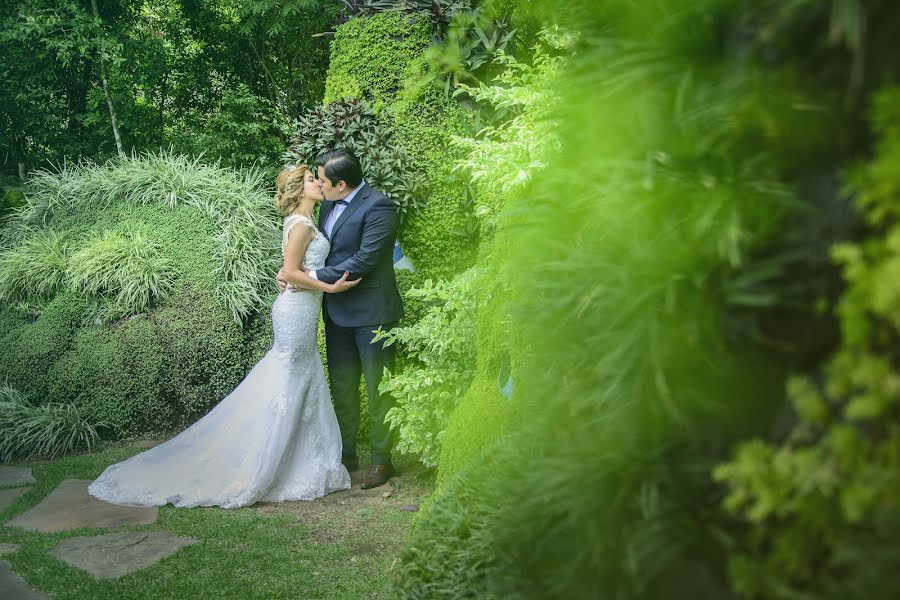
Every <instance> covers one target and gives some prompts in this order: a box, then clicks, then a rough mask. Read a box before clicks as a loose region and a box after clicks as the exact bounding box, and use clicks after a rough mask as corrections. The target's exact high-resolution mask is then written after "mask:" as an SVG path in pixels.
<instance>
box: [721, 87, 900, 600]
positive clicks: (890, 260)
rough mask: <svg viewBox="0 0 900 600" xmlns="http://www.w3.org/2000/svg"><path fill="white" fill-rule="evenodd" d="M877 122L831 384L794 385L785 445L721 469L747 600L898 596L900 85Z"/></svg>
mask: <svg viewBox="0 0 900 600" xmlns="http://www.w3.org/2000/svg"><path fill="white" fill-rule="evenodd" d="M872 121H873V125H874V128H875V130H876V132H877V133H878V134H879V142H878V144H877V146H876V155H875V157H874V159H873V160H872V162H871V163H869V164H867V165H866V166H864V167H862V168H860V169H858V170H857V171H856V172H855V173H854V175H853V176H852V177H851V180H850V191H851V192H852V193H854V194H856V195H857V206H858V207H859V210H860V211H861V212H862V214H863V216H864V218H865V220H866V222H867V223H868V224H869V226H870V227H871V231H872V233H871V235H870V236H869V237H868V238H867V239H865V240H863V241H862V242H860V243H844V244H840V245H838V246H835V248H834V252H833V254H834V258H835V260H836V262H837V263H838V264H840V265H841V267H842V269H843V275H844V279H845V280H846V282H847V289H846V290H845V291H844V293H843V295H842V297H841V300H840V302H839V304H838V306H837V312H838V315H839V317H840V322H841V333H842V336H841V346H840V348H839V349H838V350H837V353H836V354H835V355H834V357H833V358H832V359H831V360H830V361H829V362H828V364H827V365H826V368H825V379H824V381H821V382H820V381H817V380H815V379H812V378H808V377H797V378H793V379H791V380H790V381H789V382H788V386H787V393H788V397H789V398H790V401H791V404H792V406H793V409H794V411H795V412H796V417H797V422H796V424H795V425H794V426H793V427H792V429H791V431H790V433H789V435H788V436H787V438H786V439H785V440H784V441H782V442H781V443H778V444H775V443H766V442H764V441H762V440H754V441H751V442H747V443H744V444H742V445H740V446H739V447H738V448H737V450H736V453H735V457H734V459H733V461H732V462H729V463H726V464H723V465H721V466H719V467H718V468H717V469H716V477H717V478H718V479H719V480H720V481H724V482H726V483H727V484H728V487H729V489H730V492H729V495H728V497H727V498H726V499H725V507H726V508H727V509H728V510H729V511H730V512H732V513H734V514H736V515H737V516H739V517H741V518H742V519H745V520H746V522H747V526H748V529H747V530H746V531H745V532H743V534H742V535H741V536H740V537H739V538H738V540H737V542H736V548H735V550H734V556H733V557H732V559H731V562H730V569H731V575H732V578H733V581H734V584H735V587H736V588H737V589H738V590H739V591H740V592H741V594H742V595H743V596H745V597H747V598H801V597H803V598H807V597H808V598H849V597H866V598H885V599H887V598H895V597H897V595H898V594H900V580H898V579H897V577H896V576H895V574H896V573H897V572H898V570H900V552H898V551H897V548H896V543H895V541H896V538H897V535H898V533H900V529H898V528H900V504H898V498H900V422H898V414H900V413H898V406H900V372H898V363H897V356H896V348H897V341H898V333H900V318H898V315H900V286H898V284H897V282H898V275H900V220H898V216H900V211H898V206H900V203H898V200H900V162H898V160H897V159H898V157H900V90H898V89H897V88H890V89H886V90H884V91H882V92H880V93H879V94H878V95H877V96H876V97H875V101H874V108H873V111H872Z"/></svg>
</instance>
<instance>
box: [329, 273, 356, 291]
mask: <svg viewBox="0 0 900 600" xmlns="http://www.w3.org/2000/svg"><path fill="white" fill-rule="evenodd" d="M348 277H350V272H349V271H344V274H343V275H341V278H340V279H338V280H337V281H335V282H334V283H332V284H331V289H330V290H329V292H330V293H332V294H338V293H340V292H345V291H347V290H349V289H350V288H352V287H355V286H356V285H357V284H358V283H359V282H360V281H362V277H360V278H359V279H354V280H352V281H349V280H348V279H347V278H348Z"/></svg>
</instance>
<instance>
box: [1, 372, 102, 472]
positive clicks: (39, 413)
mask: <svg viewBox="0 0 900 600" xmlns="http://www.w3.org/2000/svg"><path fill="white" fill-rule="evenodd" d="M105 425H106V424H105V423H101V422H98V421H97V420H95V419H93V418H92V417H91V416H90V414H88V413H87V412H85V411H84V410H81V409H79V408H78V407H76V406H75V405H73V404H70V403H62V404H57V403H54V404H46V405H44V406H36V405H34V404H32V403H31V402H29V401H28V399H27V398H26V397H25V395H24V394H22V393H21V392H19V391H17V390H15V389H13V388H11V387H9V385H6V384H4V385H3V386H0V462H3V463H7V462H10V461H11V460H15V459H19V460H22V459H29V458H34V457H43V458H56V457H57V456H60V455H62V454H66V453H68V452H72V451H73V450H77V449H80V448H87V449H88V450H90V449H91V448H92V447H93V445H94V444H95V443H96V442H97V440H98V439H99V434H98V432H97V430H98V429H99V428H101V427H104V426H105Z"/></svg>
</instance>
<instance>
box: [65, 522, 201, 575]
mask: <svg viewBox="0 0 900 600" xmlns="http://www.w3.org/2000/svg"><path fill="white" fill-rule="evenodd" d="M197 542H198V540H195V539H193V538H189V537H184V536H178V535H174V534H171V533H168V532H166V531H124V532H121V533H107V534H106V535H97V536H91V537H73V538H69V539H66V540H63V541H62V542H60V543H59V545H58V546H56V548H54V549H53V550H51V551H50V554H51V555H53V556H55V557H56V558H58V559H60V560H61V561H63V562H64V563H66V564H69V565H72V566H73V567H76V568H79V569H83V570H85V571H87V572H88V573H90V574H91V575H93V576H94V577H97V578H98V579H113V578H115V577H121V576H122V575H127V574H129V573H133V572H135V571H139V570H141V569H145V568H147V567H149V566H150V565H152V564H153V563H155V562H157V561H159V560H162V559H163V558H165V557H167V556H171V555H172V554H175V553H176V552H178V550H180V549H181V548H184V547H185V546H190V545H191V544H196V543H197Z"/></svg>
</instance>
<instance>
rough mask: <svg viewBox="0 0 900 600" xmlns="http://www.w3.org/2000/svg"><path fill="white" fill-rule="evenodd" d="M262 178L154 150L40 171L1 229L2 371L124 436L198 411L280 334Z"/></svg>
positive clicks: (30, 391)
mask: <svg viewBox="0 0 900 600" xmlns="http://www.w3.org/2000/svg"><path fill="white" fill-rule="evenodd" d="M261 177H262V176H261V174H260V173H258V172H248V173H238V172H234V171H231V170H228V169H223V168H218V167H210V166H206V165H203V164H201V163H199V162H196V161H192V160H188V159H185V158H182V157H178V156H172V155H167V154H161V155H149V156H143V157H133V158H126V159H120V160H116V161H113V162H110V163H108V164H105V165H95V164H85V165H82V166H78V167H71V166H69V167H66V168H65V169H64V170H62V171H59V172H51V171H44V172H41V173H39V174H38V176H36V177H34V178H32V179H31V180H30V186H29V189H28V204H27V205H26V206H25V207H23V208H22V209H21V210H19V211H18V212H17V213H15V214H14V216H13V217H12V218H11V219H10V221H9V222H8V223H7V226H6V227H5V228H4V229H3V233H4V236H3V239H4V246H5V250H3V251H2V253H0V290H2V291H0V294H2V296H0V298H2V304H0V315H3V316H2V319H3V321H4V322H5V323H8V324H9V327H4V328H3V337H2V344H0V377H3V378H5V379H7V380H8V381H9V383H10V385H12V386H13V387H15V388H17V389H19V390H22V391H23V392H25V393H26V394H27V395H28V396H29V397H31V398H33V399H35V400H36V401H37V402H38V403H39V404H40V405H48V404H54V403H71V404H73V405H75V406H76V407H78V408H79V409H81V410H86V411H87V412H88V413H89V414H91V415H92V418H94V419H96V420H100V421H106V422H108V423H110V424H111V425H112V426H113V427H114V428H115V430H116V432H117V433H118V434H120V435H124V434H135V433H144V432H159V431H167V430H171V429H173V428H175V427H179V426H183V425H185V424H187V423H189V422H191V421H192V420H194V419H196V418H197V417H198V416H200V415H202V414H203V413H205V412H206V411H207V410H208V409H209V407H210V406H211V404H212V403H214V402H217V401H218V400H220V399H221V398H222V397H224V396H225V395H226V394H227V393H228V392H229V391H230V390H231V389H232V388H233V386H234V385H235V384H236V383H237V382H238V381H240V378H241V377H243V375H244V374H245V372H246V370H247V369H248V368H249V367H250V366H251V365H252V364H253V362H254V361H255V359H257V358H258V357H259V356H260V354H261V353H262V351H264V350H265V349H266V348H267V346H268V343H269V341H270V340H271V338H270V334H269V324H268V322H267V321H266V320H265V319H260V318H258V316H257V315H258V314H259V312H260V310H261V309H264V307H266V306H267V304H268V303H269V301H270V299H271V296H272V295H273V294H274V292H275V288H274V284H273V283H272V273H274V272H275V271H277V269H278V265H279V256H278V241H279V238H278V230H277V219H276V216H275V214H274V210H273V209H272V207H271V199H270V197H269V195H268V194H267V193H266V192H265V191H264V189H263V187H262V185H263V180H262V178H261Z"/></svg>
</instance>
